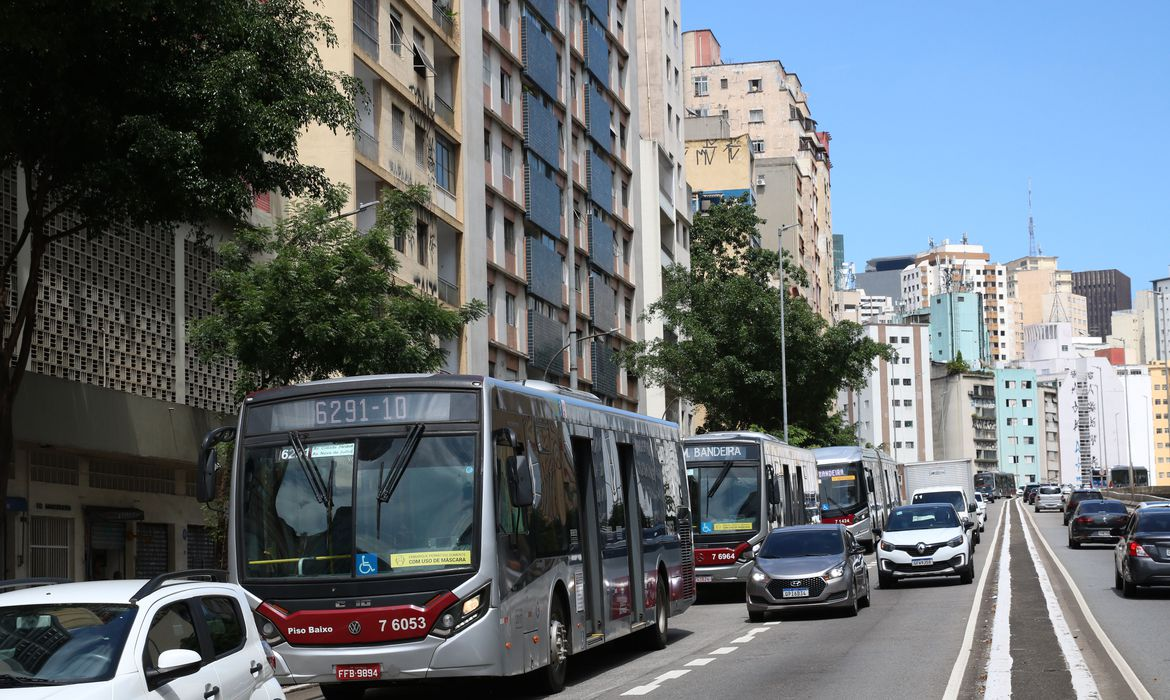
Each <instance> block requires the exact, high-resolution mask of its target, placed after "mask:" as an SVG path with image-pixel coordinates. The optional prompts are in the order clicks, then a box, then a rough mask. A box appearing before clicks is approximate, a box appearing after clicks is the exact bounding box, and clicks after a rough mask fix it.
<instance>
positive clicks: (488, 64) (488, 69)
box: [483, 49, 492, 88]
mask: <svg viewBox="0 0 1170 700" xmlns="http://www.w3.org/2000/svg"><path fill="white" fill-rule="evenodd" d="M483 84H484V85H487V86H488V87H489V88H490V87H491V86H492V55H491V54H490V53H489V52H488V50H487V49H484V52H483Z"/></svg>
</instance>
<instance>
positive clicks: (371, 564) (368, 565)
mask: <svg viewBox="0 0 1170 700" xmlns="http://www.w3.org/2000/svg"><path fill="white" fill-rule="evenodd" d="M353 570H354V572H355V573H356V574H357V575H358V576H373V575H374V574H376V573H378V555H377V554H369V553H361V554H355V555H353Z"/></svg>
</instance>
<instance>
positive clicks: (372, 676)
mask: <svg viewBox="0 0 1170 700" xmlns="http://www.w3.org/2000/svg"><path fill="white" fill-rule="evenodd" d="M333 672H334V675H335V676H336V677H337V680H339V681H376V680H378V679H379V678H381V677H382V664H338V665H337V666H334V667H333Z"/></svg>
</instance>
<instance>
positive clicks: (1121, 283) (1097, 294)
mask: <svg viewBox="0 0 1170 700" xmlns="http://www.w3.org/2000/svg"><path fill="white" fill-rule="evenodd" d="M1072 282H1073V291H1074V292H1076V293H1077V294H1080V295H1081V296H1083V297H1085V299H1086V300H1087V302H1088V312H1089V335H1091V336H1094V337H1097V338H1104V337H1106V336H1109V335H1112V334H1113V324H1112V315H1113V312H1114V311H1121V310H1123V309H1128V308H1130V303H1131V297H1130V284H1129V277H1128V276H1127V275H1125V274H1124V273H1123V272H1121V271H1120V270H1116V269H1109V270H1085V271H1083V272H1074V273H1072Z"/></svg>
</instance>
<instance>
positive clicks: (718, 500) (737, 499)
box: [687, 462, 760, 535]
mask: <svg viewBox="0 0 1170 700" xmlns="http://www.w3.org/2000/svg"><path fill="white" fill-rule="evenodd" d="M687 482H688V485H689V486H690V490H691V526H692V528H693V529H694V530H695V531H696V532H697V533H699V534H701V535H714V534H723V535H727V534H735V533H743V534H746V533H752V532H757V531H759V529H760V467H759V465H758V464H756V465H751V466H748V465H742V466H741V465H737V464H733V463H732V462H723V463H712V464H700V465H698V466H689V465H688V467H687Z"/></svg>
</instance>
